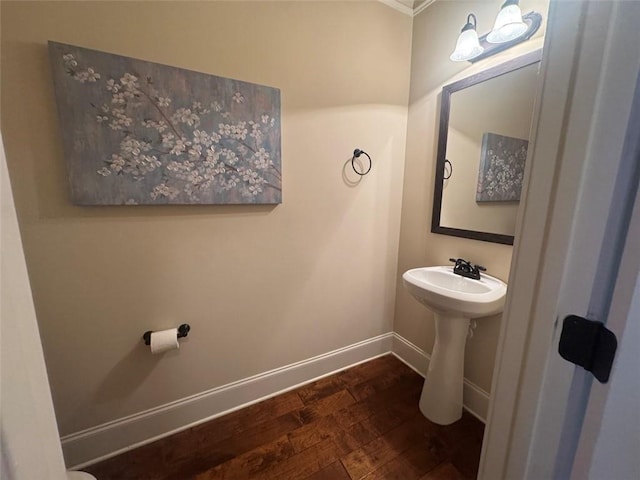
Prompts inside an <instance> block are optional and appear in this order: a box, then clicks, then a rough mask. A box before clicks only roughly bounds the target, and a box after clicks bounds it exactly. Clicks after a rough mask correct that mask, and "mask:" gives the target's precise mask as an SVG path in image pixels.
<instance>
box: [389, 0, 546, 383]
mask: <svg viewBox="0 0 640 480" xmlns="http://www.w3.org/2000/svg"><path fill="white" fill-rule="evenodd" d="M499 4H500V2H487V1H481V0H477V1H437V2H435V3H434V4H433V5H431V6H429V7H428V8H427V9H426V10H424V11H423V12H422V13H420V14H419V15H417V16H416V17H415V18H414V24H413V40H412V42H413V46H412V52H411V92H410V100H409V119H408V126H407V156H406V161H405V178H404V188H403V198H402V223H401V228H400V251H399V256H398V276H397V278H400V275H402V272H404V271H405V270H407V269H409V268H413V267H418V266H423V265H447V264H448V263H449V262H448V259H449V257H463V258H467V259H471V260H473V261H474V262H476V263H479V264H481V265H484V266H486V267H487V269H488V273H490V274H492V275H494V276H496V277H498V278H501V279H503V280H505V281H506V280H507V279H508V276H509V267H510V263H511V250H512V247H510V246H507V245H499V244H495V243H487V242H480V241H476V240H468V239H463V238H456V237H450V236H444V235H437V234H433V233H430V230H431V210H432V205H433V184H434V175H435V173H434V166H435V159H436V149H437V139H438V128H437V127H438V123H437V122H438V117H439V109H440V92H441V90H442V87H443V86H444V85H446V84H448V83H451V82H453V81H456V80H459V79H461V78H464V77H467V76H469V75H471V74H473V73H476V72H479V71H481V70H483V69H485V68H487V67H489V66H493V65H496V64H498V63H502V62H504V61H505V60H507V59H510V58H513V57H514V56H518V55H521V54H522V53H524V52H527V51H531V50H535V49H537V48H541V46H542V37H543V34H544V25H543V27H542V28H541V29H540V31H539V32H538V33H537V34H536V37H534V38H533V39H531V40H530V41H528V42H525V43H524V44H521V45H519V46H517V47H514V48H512V49H510V50H508V51H507V52H503V53H501V54H498V55H496V56H493V57H490V58H488V59H485V60H482V61H480V62H477V63H476V64H473V65H471V64H469V63H467V62H464V63H462V62H461V63H455V62H451V61H450V60H449V55H450V54H451V51H452V50H453V47H454V46H455V42H456V38H457V36H458V34H459V32H460V29H461V28H462V26H463V25H464V22H465V20H466V16H467V14H469V13H471V12H473V13H475V14H476V16H477V17H478V31H479V32H480V34H483V33H486V32H488V31H489V30H490V29H491V27H492V25H493V21H494V19H495V15H496V13H497V10H498V8H499ZM520 5H521V7H522V10H523V12H528V11H530V10H536V11H538V12H541V13H542V14H543V17H544V18H545V19H546V12H547V5H548V1H547V0H522V1H521V2H520ZM499 329H500V316H495V317H490V318H483V319H479V320H478V327H477V329H476V331H475V335H474V337H473V338H472V339H471V340H469V341H468V342H467V349H466V361H465V376H466V377H467V378H468V379H469V380H471V381H472V382H474V383H476V384H477V385H478V386H480V387H481V388H483V389H484V390H486V391H489V390H490V386H491V375H492V370H493V362H494V357H495V352H496V344H497V341H498V333H499ZM394 330H395V331H396V332H398V333H399V334H400V335H402V336H403V337H405V338H406V339H408V340H410V341H411V342H413V343H414V344H416V345H417V346H418V347H420V348H422V349H424V350H425V351H427V352H431V349H432V347H433V341H434V336H435V331H434V322H433V316H432V314H431V313H430V312H429V311H428V310H426V309H425V308H424V307H423V306H422V305H421V304H419V303H418V302H417V301H415V300H414V299H413V298H412V297H411V296H410V295H409V294H408V293H407V292H406V291H405V290H404V288H403V287H402V283H401V282H398V283H397V295H396V313H395V322H394Z"/></svg>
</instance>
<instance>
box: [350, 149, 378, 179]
mask: <svg viewBox="0 0 640 480" xmlns="http://www.w3.org/2000/svg"><path fill="white" fill-rule="evenodd" d="M362 154H364V155H366V156H367V158H368V159H369V168H367V169H366V170H365V171H364V172H360V171H359V170H358V169H357V168H356V158H360V155H362ZM372 164H373V162H372V161H371V157H370V156H369V154H368V153H367V152H365V151H364V150H360V149H359V148H356V149H355V150H354V151H353V157H351V168H353V171H354V172H356V173H357V174H358V175H360V176H361V177H364V176H365V175H366V174H367V173H369V171H370V170H371V165H372Z"/></svg>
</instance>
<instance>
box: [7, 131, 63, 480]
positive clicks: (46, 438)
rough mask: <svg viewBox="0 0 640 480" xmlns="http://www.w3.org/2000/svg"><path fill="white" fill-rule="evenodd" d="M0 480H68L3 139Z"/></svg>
mask: <svg viewBox="0 0 640 480" xmlns="http://www.w3.org/2000/svg"><path fill="white" fill-rule="evenodd" d="M0 206H1V217H0V246H1V249H0V252H1V255H0V258H1V262H0V263H1V268H0V334H1V335H0V336H1V339H0V361H1V364H2V365H1V368H0V387H1V388H0V402H1V403H2V411H1V414H2V419H1V420H2V421H1V423H0V430H1V438H0V478H2V479H3V480H5V479H6V480H23V479H25V480H27V479H28V480H40V479H42V480H62V479H66V478H67V476H66V473H65V466H64V460H63V458H62V448H61V446H60V438H59V435H58V427H57V426H56V419H55V416H54V411H53V402H52V400H51V392H50V391H49V382H48V379H47V372H46V370H45V364H44V357H43V353H42V346H41V344H40V336H39V334H38V325H37V322H36V314H35V310H34V307H33V300H32V297H31V288H30V285H29V278H28V277H27V267H26V263H25V259H24V253H23V251H22V242H21V240H20V232H19V230H18V221H17V218H16V210H15V206H14V203H13V196H12V195H11V185H10V183H9V174H8V172H7V163H6V159H5V156H4V148H3V146H2V138H1V137H0Z"/></svg>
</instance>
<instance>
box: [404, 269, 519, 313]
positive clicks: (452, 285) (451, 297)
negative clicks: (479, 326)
mask: <svg viewBox="0 0 640 480" xmlns="http://www.w3.org/2000/svg"><path fill="white" fill-rule="evenodd" d="M402 280H403V283H404V286H405V287H406V289H407V290H408V291H409V293H411V295H413V296H414V297H415V298H416V300H418V301H419V302H420V303H422V304H424V305H425V306H426V307H428V308H429V309H430V310H433V311H434V312H437V313H450V314H454V315H463V316H465V317H467V318H477V317H486V316H488V315H494V314H496V313H500V312H501V311H502V308H503V307H504V299H505V295H506V293H507V285H506V284H505V283H504V282H502V281H501V280H498V279H497V278H494V277H492V276H490V275H485V274H481V275H480V280H473V279H471V278H465V277H462V276H460V275H456V274H454V273H453V267H450V266H449V267H421V268H414V269H412V270H408V271H406V272H405V273H404V275H402Z"/></svg>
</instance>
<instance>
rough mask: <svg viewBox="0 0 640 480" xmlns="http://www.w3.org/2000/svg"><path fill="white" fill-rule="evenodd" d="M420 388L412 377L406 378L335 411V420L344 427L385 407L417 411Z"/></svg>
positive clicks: (400, 410) (395, 409) (387, 408)
mask: <svg viewBox="0 0 640 480" xmlns="http://www.w3.org/2000/svg"><path fill="white" fill-rule="evenodd" d="M421 388H422V386H421V385H418V384H417V383H416V382H415V380H414V379H407V380H405V381H403V382H400V383H399V384H397V385H395V386H394V387H392V388H389V389H386V390H383V391H380V392H377V393H375V394H374V395H371V396H369V397H367V398H365V399H364V400H362V401H359V402H356V403H355V404H353V405H352V406H350V407H349V408H346V409H343V410H340V411H338V412H336V414H335V417H336V420H337V421H338V424H339V425H340V426H341V427H343V428H345V429H346V428H348V427H350V426H352V425H355V424H356V423H359V422H362V421H363V420H366V419H367V418H369V417H372V416H373V415H375V414H377V413H379V412H381V411H382V410H385V409H386V410H390V411H393V412H396V411H397V412H402V411H405V412H406V411H411V414H415V413H416V412H417V411H418V410H417V405H418V404H417V398H418V397H419V391H420V390H421Z"/></svg>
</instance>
